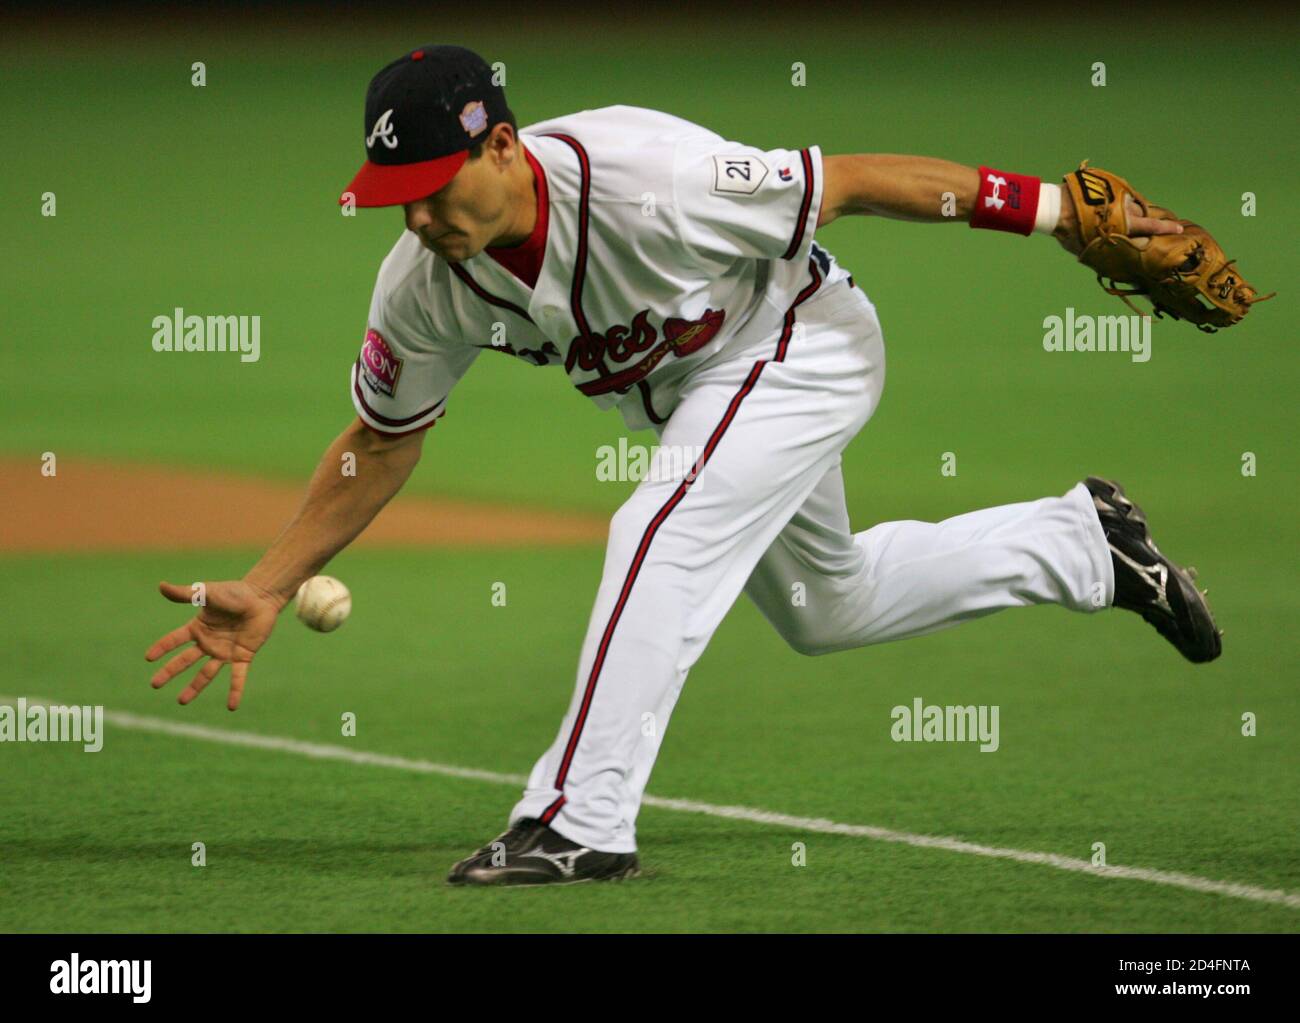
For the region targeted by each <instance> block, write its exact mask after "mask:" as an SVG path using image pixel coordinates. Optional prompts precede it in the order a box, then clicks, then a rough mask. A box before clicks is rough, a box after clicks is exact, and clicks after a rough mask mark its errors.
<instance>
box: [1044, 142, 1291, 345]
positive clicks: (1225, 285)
mask: <svg viewBox="0 0 1300 1023" xmlns="http://www.w3.org/2000/svg"><path fill="white" fill-rule="evenodd" d="M1064 180H1065V185H1066V188H1067V189H1069V192H1070V197H1071V198H1072V199H1073V200H1074V209H1075V213H1076V215H1077V217H1078V221H1079V243H1080V244H1081V245H1082V246H1083V249H1082V251H1081V252H1080V253H1079V262H1080V263H1083V264H1085V265H1086V266H1088V267H1089V268H1090V269H1091V270H1093V271H1094V272H1095V273H1096V274H1097V282H1098V283H1099V284H1100V285H1101V286H1102V287H1103V288H1104V289H1105V290H1106V291H1107V292H1109V293H1110V294H1112V295H1118V296H1119V297H1120V298H1122V299H1123V300H1124V302H1125V303H1126V304H1127V305H1128V307H1129V308H1130V309H1132V310H1133V311H1134V312H1140V310H1139V309H1138V308H1137V307H1136V306H1135V305H1133V303H1132V301H1130V296H1133V295H1145V296H1146V297H1147V298H1148V299H1150V301H1151V304H1152V305H1153V306H1154V307H1155V314H1156V316H1161V315H1162V314H1164V313H1168V314H1169V315H1170V316H1172V317H1173V318H1174V319H1175V320H1187V321H1189V322H1190V323H1194V324H1196V326H1197V328H1198V329H1200V330H1203V331H1206V332H1208V333H1211V334H1212V333H1214V332H1215V331H1216V330H1218V329H1219V328H1220V327H1231V326H1232V325H1233V324H1234V323H1236V322H1238V321H1239V320H1240V319H1241V318H1242V317H1244V316H1245V315H1246V313H1248V312H1249V311H1250V307H1251V306H1252V305H1254V304H1255V303H1256V302H1262V301H1264V299H1266V298H1272V297H1273V296H1272V295H1260V294H1259V293H1258V292H1257V291H1256V289H1255V288H1253V287H1251V286H1250V285H1249V284H1247V283H1246V282H1245V281H1244V280H1242V278H1241V274H1239V273H1238V272H1237V270H1236V268H1235V267H1234V266H1233V264H1234V263H1235V262H1236V260H1231V259H1228V258H1227V257H1226V255H1225V254H1224V251H1223V249H1222V248H1220V247H1219V243H1218V242H1216V241H1215V240H1214V237H1213V236H1212V235H1211V234H1210V232H1209V231H1207V230H1205V228H1203V227H1201V226H1200V225H1199V224H1194V223H1192V222H1191V221H1190V220H1182V219H1180V218H1179V217H1178V216H1176V215H1175V214H1174V213H1171V212H1170V211H1169V210H1167V209H1163V208H1162V207H1159V206H1156V205H1154V204H1153V203H1150V202H1148V201H1147V200H1146V198H1145V197H1144V196H1143V195H1141V194H1140V193H1139V192H1138V191H1137V190H1136V189H1134V188H1133V186H1132V185H1130V184H1129V183H1128V182H1127V181H1125V180H1124V179H1123V178H1121V177H1120V176H1119V175H1117V174H1112V173H1111V172H1110V171H1104V170H1101V169H1099V168H1097V167H1089V166H1088V161H1087V160H1084V161H1083V162H1082V163H1081V164H1079V169H1078V170H1076V171H1073V172H1072V173H1070V174H1067V175H1066V176H1065V179H1064ZM1127 199H1132V200H1133V203H1134V204H1136V206H1137V207H1138V209H1140V210H1141V215H1142V216H1144V217H1152V218H1155V219H1157V220H1176V221H1178V223H1180V224H1182V225H1183V231H1182V233H1181V234H1160V235H1152V236H1150V237H1138V238H1130V237H1129V236H1128V235H1129V216H1130V209H1129V208H1128V204H1127V202H1126V200H1127Z"/></svg>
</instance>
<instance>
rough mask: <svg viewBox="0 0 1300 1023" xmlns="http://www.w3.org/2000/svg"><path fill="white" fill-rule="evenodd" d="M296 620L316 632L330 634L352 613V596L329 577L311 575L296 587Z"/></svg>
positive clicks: (340, 584)
mask: <svg viewBox="0 0 1300 1023" xmlns="http://www.w3.org/2000/svg"><path fill="white" fill-rule="evenodd" d="M297 600H298V620H299V621H300V622H302V623H303V624H304V625H306V626H307V627H308V628H309V629H315V630H316V631H317V632H333V631H334V630H335V629H337V628H338V627H339V626H340V625H342V624H343V623H344V622H345V621H347V620H348V615H349V614H351V613H352V594H351V593H349V592H348V588H347V587H346V586H344V585H343V584H342V583H341V582H339V581H338V580H337V579H335V578H334V577H333V576H329V575H314V576H312V577H311V578H310V579H308V580H307V581H306V582H305V583H303V584H302V585H301V586H299V587H298V597H297Z"/></svg>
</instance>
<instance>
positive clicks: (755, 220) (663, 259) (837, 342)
mask: <svg viewBox="0 0 1300 1023" xmlns="http://www.w3.org/2000/svg"><path fill="white" fill-rule="evenodd" d="M520 134H521V136H522V137H523V139H524V141H525V145H526V146H527V147H528V149H529V151H530V152H531V153H532V154H533V156H534V157H535V158H536V159H537V160H538V161H539V162H540V163H541V165H542V167H543V168H544V170H545V173H546V178H547V188H548V193H549V211H550V215H549V226H548V229H547V238H546V249H545V258H544V261H543V264H542V267H541V273H540V276H539V278H538V281H537V287H536V288H535V289H529V288H528V287H527V286H526V285H525V284H523V283H522V282H521V281H520V280H518V279H517V278H516V277H515V276H514V275H513V274H512V273H511V272H510V271H509V270H507V269H506V268H505V267H503V266H501V265H500V264H498V263H497V262H496V260H494V259H493V258H492V257H491V256H490V255H487V254H484V255H480V256H476V257H475V258H473V259H470V260H467V261H466V262H464V263H463V264H460V265H457V266H453V265H450V264H447V263H445V262H444V261H442V260H441V259H439V257H438V256H436V255H435V254H433V253H432V252H429V251H427V250H426V249H424V248H423V247H422V246H421V245H420V244H419V240H418V239H417V238H416V237H415V235H413V234H411V233H409V232H408V233H406V234H404V235H403V236H402V238H401V240H400V241H399V242H398V243H397V245H396V246H394V248H393V251H392V252H391V253H390V254H389V256H388V258H387V259H386V260H385V261H384V265H383V268H382V270H381V271H380V274H379V282H378V285H377V286H376V288H375V295H374V301H373V303H372V305H371V310H370V323H369V329H368V331H367V335H366V341H365V345H364V347H363V349H362V353H361V358H360V359H359V360H358V362H357V366H356V369H355V370H354V373H353V396H354V398H355V401H356V406H357V412H358V413H359V414H360V415H361V417H362V418H363V419H364V420H365V421H366V422H367V423H368V424H370V425H371V426H372V427H374V428H375V429H377V430H381V431H384V432H394V433H400V432H404V431H408V430H418V429H422V428H424V427H426V426H428V425H430V424H432V423H433V422H434V421H435V420H436V419H437V417H438V416H440V415H442V413H443V410H444V409H445V408H446V402H447V396H448V394H449V393H450V392H451V389H452V387H453V386H454V385H455V383H456V381H457V380H458V379H460V377H461V376H462V375H463V374H464V373H465V371H466V370H467V369H469V366H470V363H472V362H473V361H474V359H475V358H476V357H477V355H478V353H479V352H480V351H483V350H484V349H487V348H493V347H496V348H499V349H500V350H502V351H505V352H508V353H509V354H512V355H515V356H518V357H520V358H523V359H527V360H528V361H530V362H532V363H534V364H536V365H562V366H564V367H565V369H566V370H567V372H568V374H569V376H570V378H571V379H572V381H573V383H574V384H575V385H576V386H577V387H578V389H579V390H581V391H582V392H583V393H584V394H587V395H589V396H590V397H592V398H593V399H594V400H595V401H597V402H598V403H600V404H601V405H602V406H605V407H611V406H615V405H617V406H618V407H619V408H620V409H621V411H622V412H623V414H624V416H625V418H626V419H627V422H628V424H629V425H630V426H632V427H634V428H639V427H645V426H653V427H654V429H655V430H656V431H657V432H658V433H659V437H660V440H661V442H662V443H663V445H665V446H666V447H668V448H671V449H674V450H678V451H689V452H692V455H691V458H692V459H693V461H692V464H691V468H690V472H689V473H687V474H685V475H684V476H682V477H681V478H669V479H664V478H660V477H655V476H650V477H647V478H646V479H644V480H642V481H641V482H640V484H639V485H638V486H637V488H636V491H635V492H634V493H633V494H632V496H631V497H630V498H629V499H628V501H627V502H626V503H625V504H624V505H623V506H622V507H621V508H620V509H619V511H618V512H617V513H616V514H615V515H614V517H613V520H612V521H611V523H610V530H609V540H608V544H607V547H606V552H605V567H604V573H603V575H602V577H601V583H600V587H599V589H598V591H597V594H596V601H595V605H594V607H593V609H592V615H591V620H590V623H589V625H588V629H587V635H586V639H585V640H584V642H583V647H582V652H581V655H580V657H579V661H578V671H577V677H576V680H575V688H574V693H573V698H572V701H571V702H570V705H569V710H568V713H567V714H566V715H565V717H564V720H563V721H562V722H561V725H560V730H559V732H558V733H557V735H556V737H555V740H554V742H553V743H552V744H551V747H550V748H549V749H548V750H547V751H546V752H545V753H543V754H542V756H541V757H540V758H539V759H538V760H537V762H536V763H535V765H534V767H533V770H532V772H531V774H530V775H529V779H528V784H527V786H526V788H525V791H524V794H523V796H522V798H521V799H520V801H519V802H518V803H517V804H516V805H515V808H514V810H513V811H512V812H511V820H512V821H518V820H520V819H522V818H536V819H537V820H540V821H541V822H542V823H544V824H546V825H548V826H549V827H551V828H553V829H554V830H555V831H556V832H558V833H559V834H561V835H563V836H564V837H566V838H568V839H570V840H571V841H574V842H577V843H580V844H581V845H584V846H587V847H588V848H591V849H600V850H603V851H607V852H631V851H633V850H634V849H635V848H636V827H635V822H636V818H637V814H638V811H639V808H640V805H641V800H642V795H643V793H644V791H645V787H646V784H647V782H648V780H649V777H650V772H651V769H652V767H653V766H654V762H655V758H656V757H657V756H658V752H659V745H660V742H661V741H662V738H663V735H664V730H665V729H666V728H667V726H668V721H669V718H670V717H671V715H672V712H673V708H674V706H675V704H676V701H677V696H678V694H679V693H680V692H681V689H682V686H683V684H684V683H685V680H686V676H687V673H688V672H689V671H690V669H691V666H692V665H693V664H694V663H695V661H696V659H697V658H698V657H699V656H700V654H701V653H702V652H703V650H704V648H705V646H706V644H707V643H708V642H709V639H710V638H711V637H712V635H713V632H714V630H715V629H716V628H717V627H718V624H719V623H720V622H721V621H722V619H723V616H724V615H725V614H726V613H727V611H728V609H729V608H730V607H731V605H732V603H733V602H734V601H735V600H736V599H737V597H738V596H739V595H740V593H741V592H742V591H744V592H747V593H748V594H749V596H750V597H751V598H752V599H753V601H754V602H755V603H756V604H757V605H758V607H759V609H760V610H761V611H762V612H763V614H764V615H765V616H766V617H767V618H768V619H769V620H770V621H771V622H772V624H773V625H774V626H775V627H776V629H777V630H778V631H779V632H780V633H781V635H782V636H784V637H785V638H786V639H787V640H788V641H789V643H790V645H791V646H793V647H794V648H795V649H797V650H799V651H801V652H804V653H825V652H829V651H833V650H845V649H849V648H851V647H858V646H865V645H869V644H872V643H882V642H887V641H889V640H893V639H901V638H905V637H908V636H918V635H923V634H925V633H928V632H933V631H935V630H936V629H942V628H946V627H949V626H952V625H956V624H958V623H960V622H964V621H970V620H972V619H974V618H978V617H981V616H983V615H986V614H990V613H992V612H994V611H997V610H999V609H1001V608H1007V607H1017V606H1023V605H1025V604H1035V603H1054V604H1060V605H1063V606H1065V607H1068V608H1072V609H1074V610H1077V611H1095V610H1098V609H1099V608H1100V607H1102V606H1105V605H1106V604H1109V603H1110V600H1111V598H1112V595H1113V592H1114V576H1113V571H1112V568H1111V562H1110V555H1109V552H1108V549H1107V542H1106V537H1105V534H1104V533H1103V531H1102V529H1101V524H1100V522H1099V521H1098V519H1097V516H1096V513H1095V511H1094V510H1093V505H1092V498H1091V496H1090V494H1089V493H1088V490H1087V488H1086V487H1084V486H1083V485H1082V484H1080V485H1078V486H1076V487H1075V488H1073V489H1072V490H1071V491H1070V492H1069V493H1068V494H1066V495H1064V496H1063V497H1053V498H1044V499H1041V500H1038V501H1032V502H1024V503H1020V504H1012V505H1005V506H1003V507H1000V508H990V509H985V510H983V511H978V512H971V513H968V514H966V515H958V516H956V517H954V518H950V519H947V520H945V521H943V522H940V523H927V522H886V523H881V524H879V525H876V526H874V527H873V528H871V529H868V530H866V531H863V532H858V533H854V532H853V531H852V530H851V528H850V525H849V515H848V510H847V508H846V507H845V502H844V481H843V478H842V476H841V472H840V465H841V452H842V451H843V450H844V448H845V446H846V445H847V444H848V443H849V441H850V440H852V438H853V437H854V435H856V434H857V432H858V431H859V430H860V429H861V428H862V427H863V425H865V423H866V422H867V420H868V419H869V418H870V417H871V415H872V413H873V412H874V411H875V408H876V405H877V404H878V402H879V400H880V395H881V391H882V389H883V387H884V376H885V356H884V341H883V337H882V334H881V330H880V324H879V322H878V320H877V318H876V313H875V309H874V307H873V306H872V304H871V302H870V301H869V300H868V299H867V297H866V295H865V294H864V293H863V292H862V291H861V290H860V289H859V288H857V287H856V286H854V285H853V283H852V280H851V279H850V278H849V277H848V274H847V273H845V272H844V271H843V270H841V269H840V268H839V267H838V266H836V265H835V262H834V260H832V259H831V257H830V256H829V255H828V254H827V253H825V252H824V251H822V250H821V249H819V248H818V247H817V246H816V245H815V244H814V243H813V230H814V228H815V226H816V223H817V216H818V212H819V209H820V206H821V195H822V157H821V153H820V151H819V150H818V149H817V148H816V147H812V148H809V149H804V150H785V149H778V150H768V151H761V150H758V149H753V148H751V147H748V146H743V145H740V144H739V143H735V142H728V141H725V140H724V139H722V138H720V137H718V136H717V135H715V134H713V133H712V132H709V131H706V130H705V129H703V128H700V127H698V126H696V125H693V124H690V123H688V122H686V121H682V120H679V119H678V118H675V117H670V116H668V115H666V114H660V113H655V112H653V111H649V110H641V109H637V108H635V107H609V108H607V109H603V110H592V111H586V112H583V113H580V114H575V115H573V116H572V117H563V118H559V119H557V120H554V121H548V122H546V123H544V124H539V125H534V126H532V127H530V128H526V129H524V130H523V131H522V132H521V133H520ZM796 326H797V327H798V328H800V329H797V330H796ZM494 340H495V341H496V342H497V343H496V344H495V345H494V343H493V342H494ZM695 453H698V454H695ZM796 595H798V596H799V597H800V599H793V598H794V597H795V596H796ZM862 674H863V675H864V676H865V675H866V674H867V673H866V672H865V671H864V672H862Z"/></svg>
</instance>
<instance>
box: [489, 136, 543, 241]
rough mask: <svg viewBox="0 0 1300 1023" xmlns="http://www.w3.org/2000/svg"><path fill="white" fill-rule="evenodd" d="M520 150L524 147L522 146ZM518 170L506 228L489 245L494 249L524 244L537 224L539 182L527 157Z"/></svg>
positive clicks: (513, 180)
mask: <svg viewBox="0 0 1300 1023" xmlns="http://www.w3.org/2000/svg"><path fill="white" fill-rule="evenodd" d="M520 151H521V152H522V151H523V147H522V146H520ZM517 166H518V170H517V171H516V172H515V174H514V175H513V179H512V181H511V183H510V193H511V198H510V205H509V207H508V208H507V209H508V210H509V216H508V224H507V226H506V228H505V230H504V231H503V232H502V233H501V234H500V235H498V236H497V237H496V238H495V239H493V240H492V241H491V242H490V243H489V245H490V247H491V248H494V249H508V248H510V247H511V246H514V245H522V244H523V243H524V242H526V241H527V240H528V238H529V236H531V235H532V233H533V228H535V227H536V226H537V183H536V180H535V178H536V175H534V174H533V168H532V165H531V164H529V162H528V159H527V157H523V158H521V159H520V161H519V163H518V165H517Z"/></svg>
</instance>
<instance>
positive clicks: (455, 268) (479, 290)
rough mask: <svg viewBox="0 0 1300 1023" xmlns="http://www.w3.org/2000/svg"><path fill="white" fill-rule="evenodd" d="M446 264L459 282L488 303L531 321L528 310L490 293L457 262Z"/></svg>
mask: <svg viewBox="0 0 1300 1023" xmlns="http://www.w3.org/2000/svg"><path fill="white" fill-rule="evenodd" d="M447 265H448V266H449V267H450V268H451V272H452V273H454V274H455V275H456V276H457V277H459V278H460V280H461V283H463V284H464V285H465V287H467V288H469V290H470V291H472V292H474V294H476V295H477V296H478V297H479V298H481V299H482V300H483V301H484V302H486V303H487V304H488V305H494V306H496V307H497V308H499V309H508V310H509V311H510V312H512V313H514V314H515V315H516V316H522V317H523V318H524V319H525V320H527V321H528V322H529V323H532V322H533V318H532V317H531V316H529V315H528V310H526V309H522V308H520V307H519V306H517V305H515V304H514V303H513V302H511V301H510V300H509V299H506V298H501V297H500V296H499V295H494V294H492V293H491V292H490V291H488V290H487V288H485V287H483V285H481V284H479V282H478V281H476V280H474V278H473V277H471V276H470V274H469V271H468V270H466V269H465V268H464V267H463V266H461V265H460V264H459V263H448V264H447Z"/></svg>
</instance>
